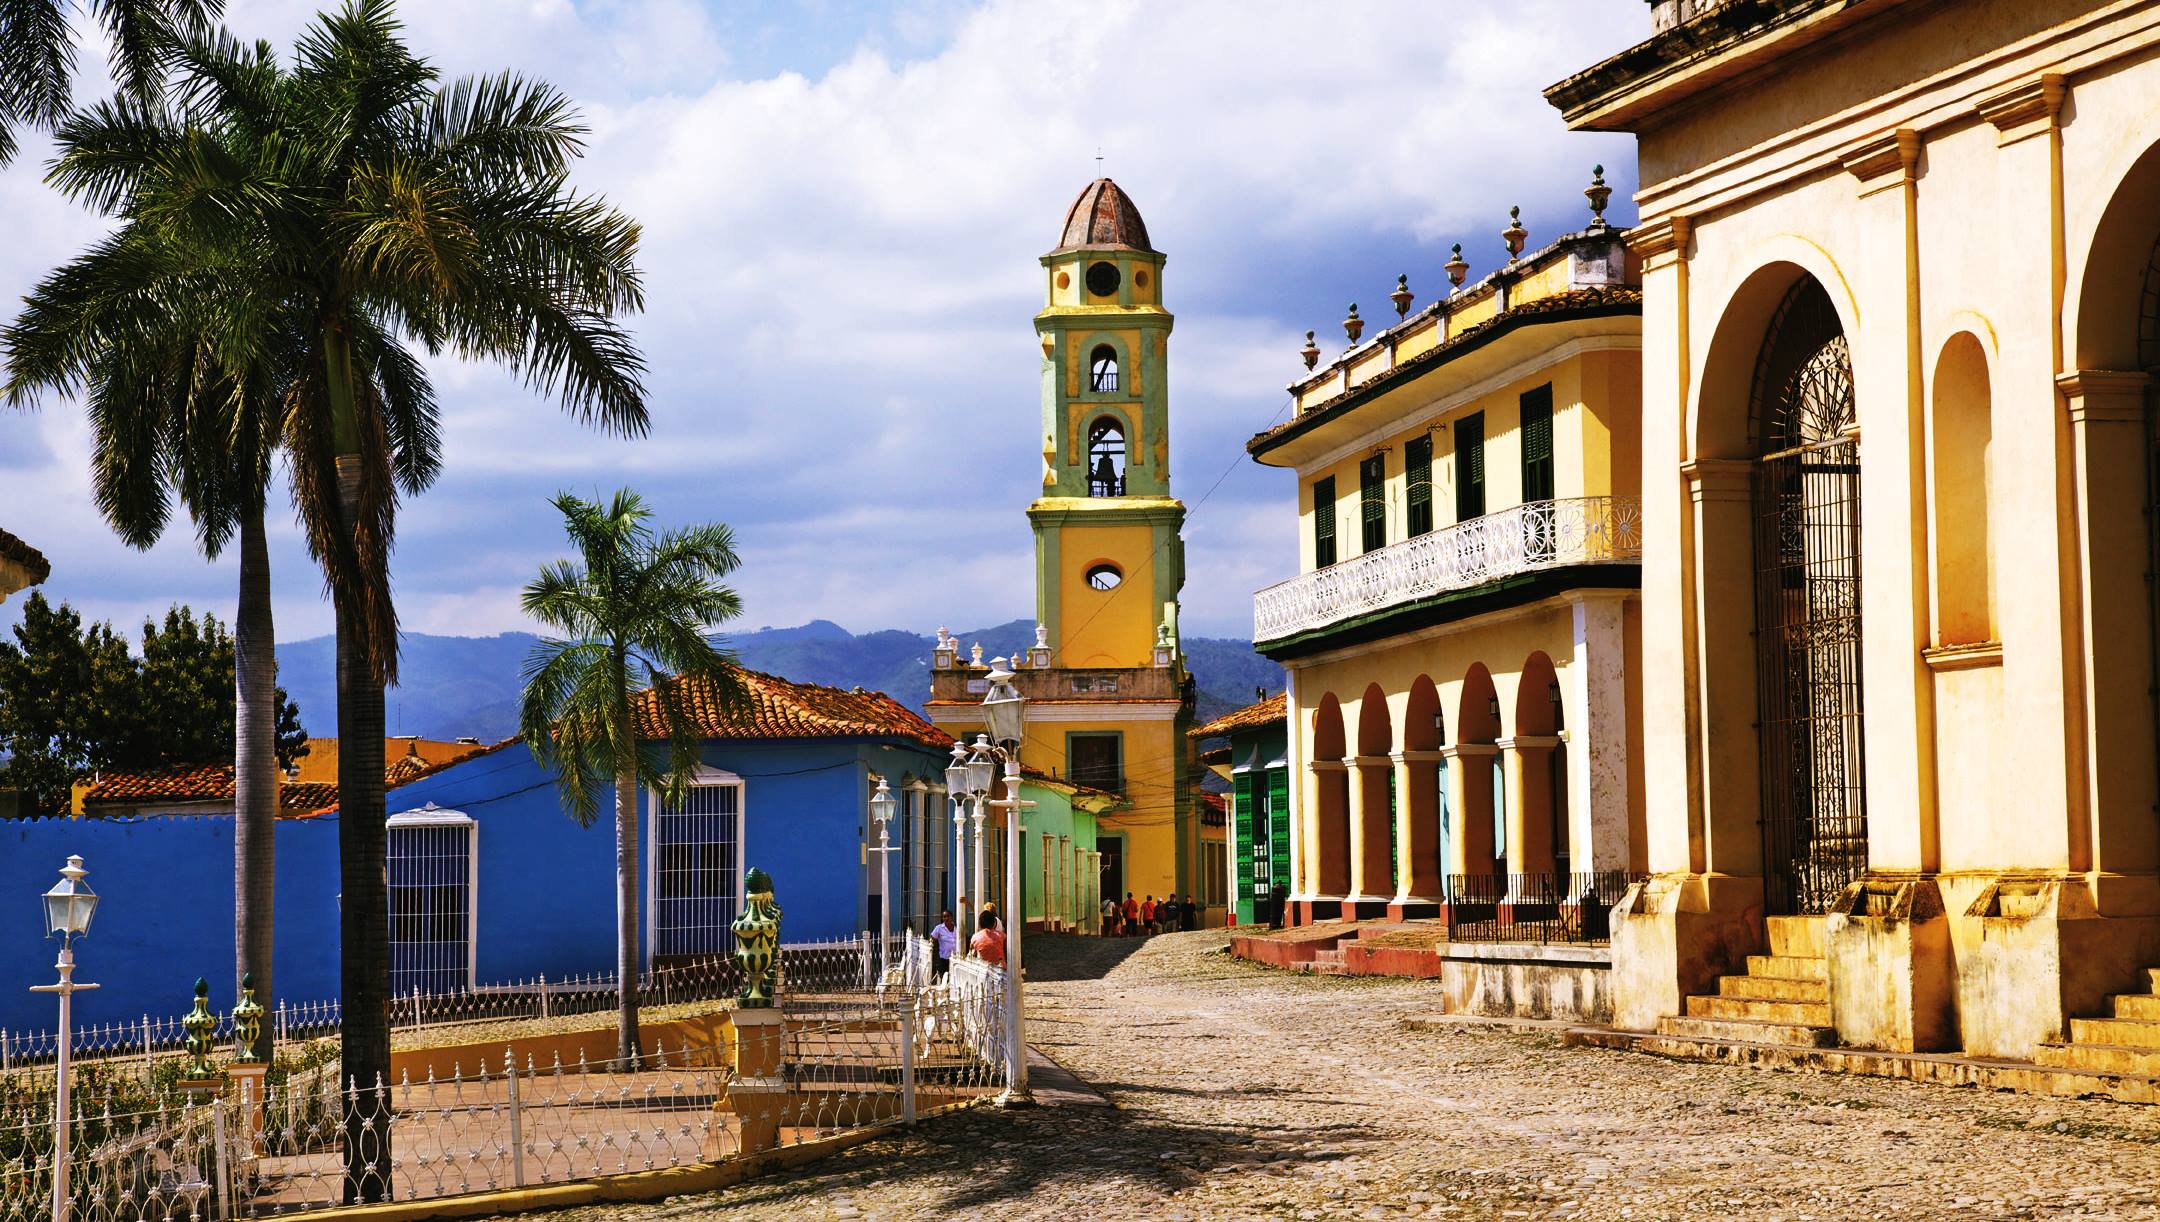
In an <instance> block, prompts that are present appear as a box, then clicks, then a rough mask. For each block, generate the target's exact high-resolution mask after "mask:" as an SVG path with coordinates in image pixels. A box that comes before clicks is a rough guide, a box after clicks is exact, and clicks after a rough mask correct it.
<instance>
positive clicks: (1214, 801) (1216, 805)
mask: <svg viewBox="0 0 2160 1222" xmlns="http://www.w3.org/2000/svg"><path fill="white" fill-rule="evenodd" d="M1229 823H1230V799H1229V798H1227V797H1225V796H1223V795H1222V794H1219V793H1209V792H1208V791H1206V790H1204V789H1203V790H1201V791H1200V825H1201V826H1202V827H1226V826H1228V825H1229Z"/></svg>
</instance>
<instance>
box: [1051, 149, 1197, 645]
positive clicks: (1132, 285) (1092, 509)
mask: <svg viewBox="0 0 2160 1222" xmlns="http://www.w3.org/2000/svg"><path fill="white" fill-rule="evenodd" d="M1042 266H1043V276H1044V288H1045V295H1046V297H1047V299H1048V302H1049V304H1048V306H1047V308H1045V309H1044V310H1043V311H1042V312H1041V313H1040V314H1037V315H1036V316H1035V332H1036V335H1037V336H1038V337H1039V338H1040V340H1041V341H1042V353H1043V364H1042V378H1043V386H1042V417H1043V423H1042V457H1043V470H1042V496H1041V497H1039V498H1038V499H1037V500H1036V501H1035V503H1034V504H1032V505H1030V506H1029V507H1028V520H1029V522H1030V523H1031V524H1032V525H1033V527H1034V531H1035V608H1036V611H1035V618H1036V622H1037V623H1039V624H1041V625H1042V626H1043V628H1044V630H1045V632H1046V634H1047V636H1048V640H1049V644H1050V645H1051V647H1052V649H1053V650H1054V653H1055V656H1056V657H1057V659H1058V665H1059V666H1061V667H1109V668H1121V667H1145V666H1150V665H1152V664H1155V659H1156V656H1157V655H1156V649H1157V647H1158V645H1161V644H1165V643H1170V644H1173V646H1174V641H1175V638H1176V635H1177V599H1178V591H1179V590H1180V589H1182V588H1183V586H1184V584H1185V544H1184V540H1183V537H1182V536H1181V535H1180V533H1179V532H1180V530H1181V528H1182V527H1183V526H1184V522H1185V506H1184V505H1182V504H1180V503H1179V502H1178V501H1176V500H1174V499H1172V498H1171V496H1170V408H1169V395H1168V393H1167V392H1168V386H1167V377H1166V370H1167V366H1168V353H1169V344H1170V326H1171V321H1172V320H1171V317H1170V312H1169V311H1167V310H1165V309H1163V306H1162V267H1163V256H1162V254H1161V253H1160V252H1159V251H1157V250H1156V249H1155V248H1154V247H1153V246H1152V245H1150V244H1149V242H1148V233H1147V225H1146V224H1145V223H1144V222H1142V221H1141V219H1140V210H1139V209H1138V208H1136V207H1134V206H1133V202H1132V198H1131V197H1130V196H1128V195H1126V194H1125V192H1124V191H1122V190H1120V189H1119V187H1118V185H1117V184H1116V183H1114V182H1112V181H1110V180H1109V179H1107V178H1098V179H1096V180H1095V181H1094V182H1091V183H1089V184H1088V185H1087V187H1086V188H1085V189H1083V190H1082V191H1081V192H1080V196H1079V198H1078V199H1075V200H1074V201H1073V204H1072V207H1071V208H1070V209H1069V210H1067V212H1066V214H1065V225H1064V229H1063V230H1062V232H1061V233H1060V235H1059V240H1058V245H1057V248H1056V249H1054V250H1052V251H1051V252H1050V253H1049V254H1046V255H1044V256H1043V257H1042Z"/></svg>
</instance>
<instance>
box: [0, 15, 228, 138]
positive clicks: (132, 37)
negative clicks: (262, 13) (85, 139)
mask: <svg viewBox="0 0 2160 1222" xmlns="http://www.w3.org/2000/svg"><path fill="white" fill-rule="evenodd" d="M78 7H80V8H82V9H83V10H85V11H86V12H87V14H88V15H89V16H90V17H92V18H94V19H95V20H96V21H97V23H98V24H99V25H100V26H102V27H104V30H105V37H106V39H107V41H108V42H110V43H111V44H112V47H111V59H110V67H111V69H112V75H113V80H114V81H116V82H118V83H119V86H120V90H121V92H122V93H124V94H126V95H128V96H129V97H132V98H135V99H136V100H138V101H149V100H151V99H154V98H156V97H157V95H158V91H159V86H160V85H161V83H162V77H163V69H164V56H165V52H166V50H167V49H168V48H170V47H171V45H172V42H173V39H174V37H175V36H176V35H178V34H180V33H183V32H189V31H200V30H202V29H203V28H204V27H205V26H207V25H208V24H209V23H210V22H211V21H212V20H214V19H215V18H216V17H218V16H219V15H220V14H222V13H223V12H224V11H225V0H85V2H84V3H82V4H81V5H80V6H78V5H74V4H69V3H65V2H64V0H0V165H5V164H7V163H8V162H9V161H12V160H14V158H15V150H16V148H17V140H16V133H17V131H18V130H19V129H21V128H25V127H29V128H36V129H39V130H45V131H50V130H51V129H52V128H53V127H55V126H57V125H58V124H59V123H60V121H61V120H62V119H64V118H66V117H67V114H68V111H69V110H70V109H71V108H72V105H73V104H72V103H71V102H70V101H69V88H68V87H69V85H70V84H71V83H72V78H73V76H74V69H75V31H74V26H73V23H72V22H71V20H70V17H71V16H72V14H73V12H74V11H75V9H76V8H78Z"/></svg>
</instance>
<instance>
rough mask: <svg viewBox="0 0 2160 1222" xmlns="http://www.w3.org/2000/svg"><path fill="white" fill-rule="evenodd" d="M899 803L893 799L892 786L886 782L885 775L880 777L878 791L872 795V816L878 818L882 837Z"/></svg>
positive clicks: (879, 832)
mask: <svg viewBox="0 0 2160 1222" xmlns="http://www.w3.org/2000/svg"><path fill="white" fill-rule="evenodd" d="M898 805H899V803H898V802H897V801H895V800H894V799H893V795H892V787H891V786H889V785H887V784H886V783H885V778H884V777H879V778H878V783H877V792H876V793H874V794H871V795H870V817H871V818H873V819H875V820H877V825H878V836H879V838H880V839H882V838H883V837H884V835H885V829H886V828H887V827H888V826H890V825H891V823H892V817H893V808H894V807H895V806H898Z"/></svg>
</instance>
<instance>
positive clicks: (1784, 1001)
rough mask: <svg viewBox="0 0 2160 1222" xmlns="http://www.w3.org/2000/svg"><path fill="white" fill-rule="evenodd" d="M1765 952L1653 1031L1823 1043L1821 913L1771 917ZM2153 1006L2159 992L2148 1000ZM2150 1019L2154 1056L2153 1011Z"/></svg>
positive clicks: (1831, 1035)
mask: <svg viewBox="0 0 2160 1222" xmlns="http://www.w3.org/2000/svg"><path fill="white" fill-rule="evenodd" d="M1764 924H1765V925H1766V926H1767V927H1768V931H1769V935H1770V953H1769V954H1767V955H1749V956H1748V957H1747V974H1745V975H1741V976H1720V977H1718V991H1717V992H1716V993H1712V994H1703V995H1698V996H1694V997H1690V998H1688V999H1687V1003H1686V1005H1687V1012H1686V1013H1685V1014H1681V1015H1677V1016H1674V1017H1670V1018H1661V1019H1659V1020H1658V1028H1657V1030H1658V1034H1659V1035H1662V1036H1668V1037H1671V1038H1675V1039H1692V1040H1730V1041H1734V1042H1738V1043H1745V1044H1789V1045H1799V1046H1801V1047H1807V1048H1828V1047H1830V1046H1832V1045H1833V1044H1835V1043H1836V1042H1837V1036H1836V1032H1835V1030H1834V1029H1832V1027H1831V1026H1830V969H1829V963H1828V962H1827V961H1826V960H1825V959H1824V958H1823V918H1821V917H1770V918H1768V919H1767V920H1766V921H1765V922H1764ZM2153 1000H2154V1001H2155V1003H2156V1004H2160V997H2155V998H2154V999H2153ZM2154 1013H2155V1015H2156V1019H2155V1021H2154V1022H2153V1023H2152V1024H2151V1026H2152V1028H2153V1033H2154V1044H2153V1051H2154V1054H2155V1056H2156V1057H2160V1009H2156V1010H2155V1011H2154Z"/></svg>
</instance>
